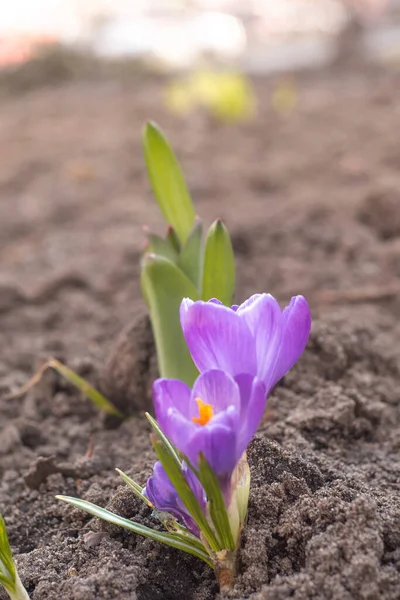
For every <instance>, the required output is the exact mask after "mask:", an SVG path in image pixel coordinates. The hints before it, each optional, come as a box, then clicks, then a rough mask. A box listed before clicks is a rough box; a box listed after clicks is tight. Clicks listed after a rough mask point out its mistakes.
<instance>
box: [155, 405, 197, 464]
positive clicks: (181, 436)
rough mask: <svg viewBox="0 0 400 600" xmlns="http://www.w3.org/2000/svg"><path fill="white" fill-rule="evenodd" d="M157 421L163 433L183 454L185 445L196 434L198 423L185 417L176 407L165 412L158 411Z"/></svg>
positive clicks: (185, 448)
mask: <svg viewBox="0 0 400 600" xmlns="http://www.w3.org/2000/svg"><path fill="white" fill-rule="evenodd" d="M157 421H158V424H159V426H160V427H161V430H162V431H163V433H164V434H165V435H166V436H167V437H168V438H169V439H170V440H171V442H172V443H173V444H174V446H176V447H177V448H178V450H179V451H180V452H182V453H183V454H187V446H188V443H189V441H190V439H191V438H192V437H193V436H194V435H195V434H196V431H197V429H198V427H199V426H198V425H196V424H195V423H193V421H192V420H191V419H187V418H186V417H184V416H183V415H182V413H180V412H179V411H178V410H177V409H176V408H170V409H169V410H168V411H167V412H163V411H162V412H160V415H157Z"/></svg>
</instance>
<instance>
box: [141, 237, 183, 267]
mask: <svg viewBox="0 0 400 600" xmlns="http://www.w3.org/2000/svg"><path fill="white" fill-rule="evenodd" d="M144 232H145V235H146V237H147V241H148V246H147V248H146V251H147V252H149V253H151V254H157V255H158V256H163V257H164V258H167V259H168V260H170V261H171V262H173V263H176V262H177V261H178V252H177V251H176V249H175V246H174V245H173V244H172V242H171V239H170V238H165V239H164V238H162V237H161V236H160V235H157V234H156V233H153V232H151V231H148V230H146V229H145V230H144Z"/></svg>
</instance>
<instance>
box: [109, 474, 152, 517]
mask: <svg viewBox="0 0 400 600" xmlns="http://www.w3.org/2000/svg"><path fill="white" fill-rule="evenodd" d="M115 470H116V471H117V473H118V475H119V476H120V477H121V478H122V479H123V481H124V482H125V483H126V485H127V486H129V487H130V488H131V490H132V492H133V493H134V494H135V496H137V498H139V499H140V500H143V502H144V503H145V504H147V506H148V507H149V508H154V506H153V504H152V503H151V502H150V500H149V499H148V498H147V496H145V495H144V494H143V488H142V487H141V486H140V485H139V484H138V483H136V482H135V481H133V479H131V478H130V477H129V475H127V474H126V473H124V472H123V471H121V470H120V469H115Z"/></svg>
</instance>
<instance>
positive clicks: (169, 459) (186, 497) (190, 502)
mask: <svg viewBox="0 0 400 600" xmlns="http://www.w3.org/2000/svg"><path fill="white" fill-rule="evenodd" d="M152 441H153V446H154V450H155V452H156V454H157V457H158V459H159V461H160V462H161V464H162V466H163V467H164V469H165V472H166V473H167V475H168V477H169V479H170V481H171V483H172V485H173V486H174V488H175V490H176V491H177V493H178V496H179V497H180V499H181V500H182V502H183V504H184V505H185V506H186V508H187V510H188V511H189V513H190V514H191V516H192V517H193V519H194V520H195V522H196V523H197V525H198V527H199V528H200V530H201V532H202V533H203V535H204V537H205V538H206V540H207V543H208V545H209V546H210V548H211V550H213V551H215V552H216V551H218V550H221V549H222V548H221V546H220V544H219V542H218V540H217V538H216V536H215V533H214V532H213V530H212V529H211V527H210V525H209V523H208V522H207V520H206V518H205V516H204V514H203V511H202V510H201V507H200V505H199V503H198V501H197V499H196V496H195V495H194V493H193V492H192V490H191V488H190V486H189V484H188V482H187V481H186V477H185V476H184V474H183V473H182V470H181V467H180V466H179V465H177V463H176V460H175V458H174V457H173V456H172V454H171V453H170V451H169V448H168V447H167V446H165V444H164V443H163V442H162V441H161V440H159V439H153V440H152Z"/></svg>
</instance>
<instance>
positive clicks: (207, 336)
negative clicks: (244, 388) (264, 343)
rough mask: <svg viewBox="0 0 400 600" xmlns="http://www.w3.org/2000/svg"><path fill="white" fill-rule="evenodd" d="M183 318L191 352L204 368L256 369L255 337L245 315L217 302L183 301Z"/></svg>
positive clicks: (181, 313)
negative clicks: (243, 316) (242, 316)
mask: <svg viewBox="0 0 400 600" xmlns="http://www.w3.org/2000/svg"><path fill="white" fill-rule="evenodd" d="M180 318H181V325H182V330H183V335H184V337H185V340H186V343H187V345H188V348H189V351H190V354H191V355H192V358H193V361H194V363H195V365H196V367H197V368H198V369H199V371H200V372H203V371H207V370H209V369H221V370H222V371H225V372H226V373H228V374H229V375H232V376H234V375H237V374H239V373H255V371H256V366H257V363H256V352H255V346H254V341H253V337H252V335H251V332H250V330H249V328H248V326H247V325H246V323H245V321H244V319H241V318H240V317H239V315H238V314H237V313H235V312H234V311H233V310H231V309H230V308H227V307H226V306H223V305H220V304H215V303H213V302H201V301H198V302H194V303H193V302H192V301H191V300H189V301H188V300H187V299H184V300H182V303H181V308H180Z"/></svg>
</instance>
